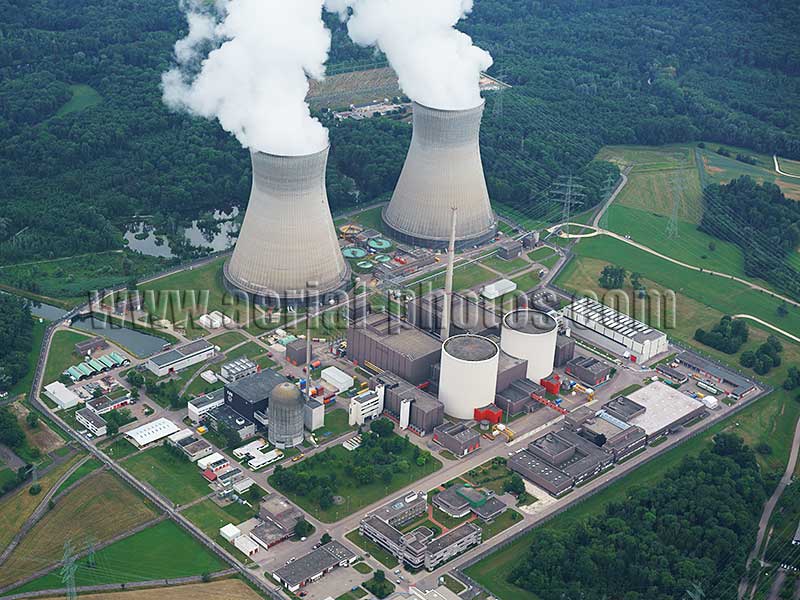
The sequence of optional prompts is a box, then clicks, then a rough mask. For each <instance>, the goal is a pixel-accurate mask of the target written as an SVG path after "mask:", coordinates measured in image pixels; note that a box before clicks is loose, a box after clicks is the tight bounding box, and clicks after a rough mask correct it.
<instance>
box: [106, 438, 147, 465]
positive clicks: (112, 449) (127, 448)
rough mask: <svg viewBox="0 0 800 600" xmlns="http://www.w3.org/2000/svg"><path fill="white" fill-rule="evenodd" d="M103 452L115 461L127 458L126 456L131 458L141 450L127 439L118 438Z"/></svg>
mask: <svg viewBox="0 0 800 600" xmlns="http://www.w3.org/2000/svg"><path fill="white" fill-rule="evenodd" d="M103 451H104V452H105V453H106V454H108V455H109V456H110V457H111V458H113V459H115V460H119V459H121V458H125V457H126V456H130V455H131V454H136V452H138V451H139V449H138V448H137V447H136V446H134V445H133V444H131V443H130V442H129V441H128V440H126V439H125V438H122V437H121V438H117V439H116V440H114V442H112V443H111V444H109V445H107V446H105V447H104V448H103Z"/></svg>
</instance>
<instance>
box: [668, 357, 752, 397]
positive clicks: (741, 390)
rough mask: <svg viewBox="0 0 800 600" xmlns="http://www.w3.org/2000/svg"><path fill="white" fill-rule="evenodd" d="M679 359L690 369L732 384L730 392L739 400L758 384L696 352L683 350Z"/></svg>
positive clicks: (709, 377) (717, 380)
mask: <svg viewBox="0 0 800 600" xmlns="http://www.w3.org/2000/svg"><path fill="white" fill-rule="evenodd" d="M677 360H678V362H679V363H680V364H682V365H683V366H685V367H686V368H687V369H689V370H690V371H694V372H695V373H699V374H701V375H703V376H704V377H706V378H707V379H711V380H713V381H716V382H718V383H726V384H728V385H730V386H731V387H732V388H733V389H732V390H731V391H730V392H728V395H729V396H730V397H731V398H735V399H737V400H739V399H741V398H744V397H745V396H746V395H747V394H749V393H751V392H752V391H754V390H755V389H756V385H755V384H754V383H753V382H752V381H750V380H749V379H748V378H747V377H744V376H743V375H739V374H738V373H736V372H734V371H731V370H730V369H726V368H724V367H722V366H720V365H718V364H716V363H713V362H711V361H710V360H708V359H705V358H703V357H702V356H698V355H697V354H695V353H694V352H682V353H681V354H679V355H678V358H677Z"/></svg>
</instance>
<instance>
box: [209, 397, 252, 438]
mask: <svg viewBox="0 0 800 600" xmlns="http://www.w3.org/2000/svg"><path fill="white" fill-rule="evenodd" d="M206 422H207V423H208V424H209V426H210V427H211V428H212V429H213V430H214V431H219V430H220V428H221V427H223V426H225V427H227V428H228V429H230V430H231V431H234V432H236V433H237V434H238V435H239V439H240V440H246V439H248V438H251V437H253V436H254V435H255V434H256V424H255V423H254V422H253V421H251V420H250V419H248V418H247V417H245V416H244V415H240V414H239V413H238V412H236V411H235V410H233V409H232V408H231V407H230V406H229V405H227V404H223V405H221V406H217V407H216V408H214V409H212V410H210V411H208V412H207V413H206Z"/></svg>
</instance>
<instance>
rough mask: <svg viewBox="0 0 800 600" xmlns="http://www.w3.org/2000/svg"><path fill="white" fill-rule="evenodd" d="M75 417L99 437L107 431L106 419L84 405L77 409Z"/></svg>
mask: <svg viewBox="0 0 800 600" xmlns="http://www.w3.org/2000/svg"><path fill="white" fill-rule="evenodd" d="M75 419H76V420H77V421H78V423H80V424H81V425H83V426H84V427H86V429H88V430H89V431H90V432H92V434H93V435H95V436H97V437H100V436H103V435H105V434H106V432H107V427H106V425H107V424H106V420H105V419H104V418H103V417H101V416H100V415H98V414H97V413H96V412H94V411H93V410H91V409H89V408H86V407H84V408H82V409H80V410H79V411H77V412H76V413H75Z"/></svg>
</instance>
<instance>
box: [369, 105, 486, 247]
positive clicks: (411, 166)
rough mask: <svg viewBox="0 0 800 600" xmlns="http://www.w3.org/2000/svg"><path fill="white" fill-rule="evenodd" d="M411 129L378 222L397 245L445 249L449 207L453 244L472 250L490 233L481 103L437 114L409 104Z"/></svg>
mask: <svg viewBox="0 0 800 600" xmlns="http://www.w3.org/2000/svg"><path fill="white" fill-rule="evenodd" d="M413 111H414V130H413V134H412V137H411V145H410V147H409V149H408V155H407V156H406V162H405V164H404V165H403V170H402V172H401V174H400V179H399V180H398V182H397V187H395V190H394V194H393V195H392V200H391V202H390V203H389V204H388V206H387V207H386V208H385V209H384V210H383V221H384V223H385V224H386V225H387V226H388V227H389V229H390V230H391V231H392V234H393V236H394V237H396V238H397V239H399V240H400V241H403V242H406V243H410V244H414V245H418V246H427V247H434V248H435V247H446V246H447V243H448V240H449V238H450V223H451V215H452V211H451V208H453V207H455V208H457V209H458V213H457V214H458V218H457V222H456V243H457V244H458V245H459V246H460V247H463V246H466V245H472V244H476V243H480V242H483V241H485V240H488V239H490V238H491V237H492V236H493V235H494V233H495V230H496V227H497V220H496V219H495V216H494V213H493V212H492V207H491V205H490V204H489V193H488V191H487V190H486V180H485V179H484V176H483V164H482V162H481V152H480V143H479V139H478V138H479V134H480V127H481V117H482V115H483V103H481V105H480V106H477V107H475V108H472V109H468V110H438V109H435V108H428V107H427V106H423V105H421V104H417V103H414V107H413Z"/></svg>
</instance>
